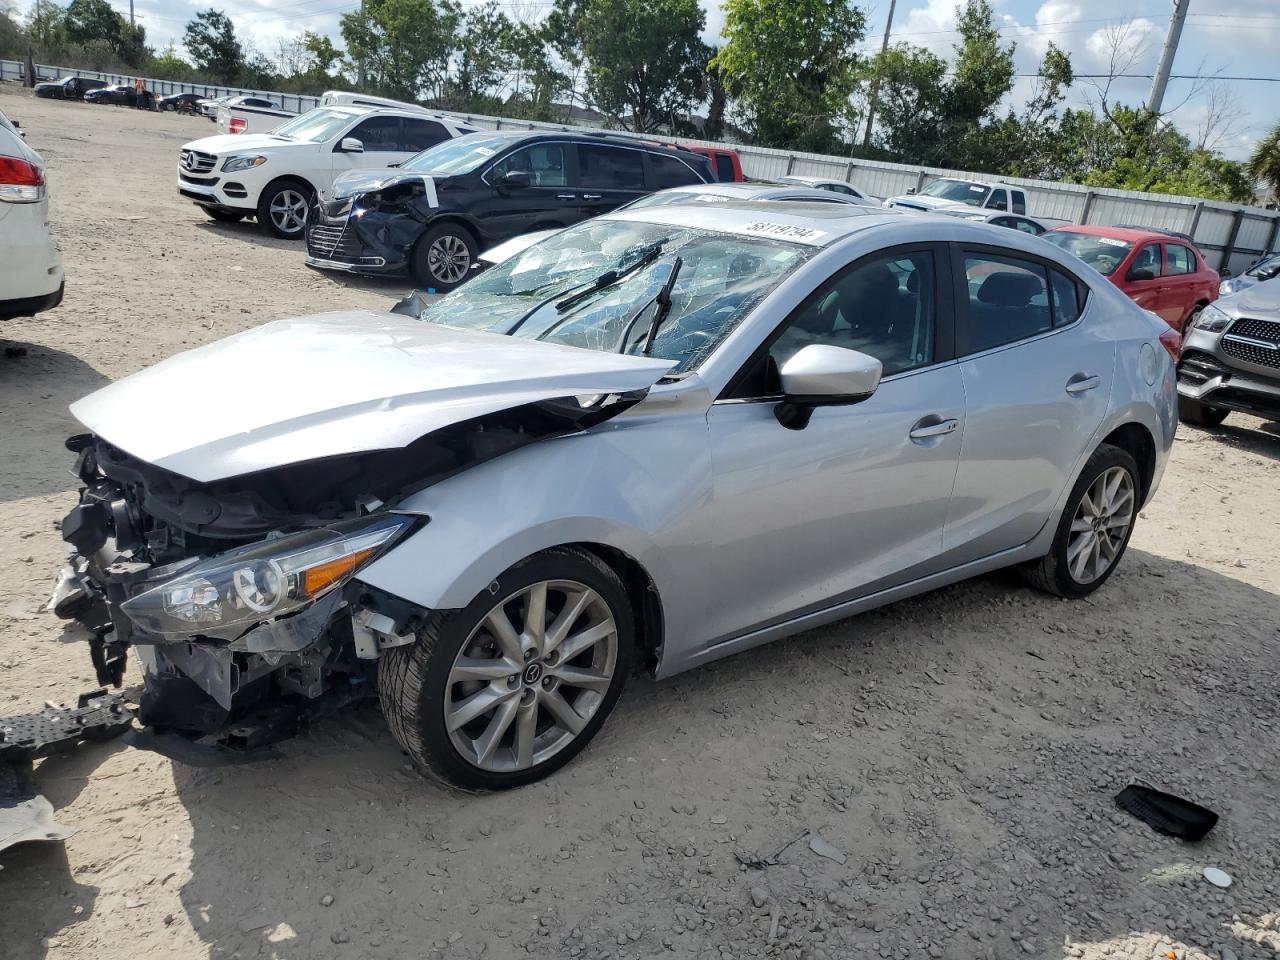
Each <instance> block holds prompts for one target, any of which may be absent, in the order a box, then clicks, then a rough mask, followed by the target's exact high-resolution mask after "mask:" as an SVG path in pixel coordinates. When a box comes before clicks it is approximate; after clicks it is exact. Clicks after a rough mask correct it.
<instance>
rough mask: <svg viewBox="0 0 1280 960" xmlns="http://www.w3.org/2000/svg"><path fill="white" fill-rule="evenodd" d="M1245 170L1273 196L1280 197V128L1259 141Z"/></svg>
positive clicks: (1276, 128)
mask: <svg viewBox="0 0 1280 960" xmlns="http://www.w3.org/2000/svg"><path fill="white" fill-rule="evenodd" d="M1245 170H1246V171H1247V172H1248V174H1249V176H1250V177H1252V178H1253V179H1254V180H1256V181H1257V182H1258V183H1260V184H1263V185H1264V186H1266V187H1268V188H1270V190H1271V192H1272V193H1273V194H1277V195H1280V126H1277V127H1275V129H1273V130H1272V131H1271V132H1270V133H1269V134H1267V135H1266V136H1265V137H1263V138H1262V139H1261V140H1259V141H1258V145H1257V146H1256V147H1254V148H1253V153H1251V154H1250V155H1249V162H1248V164H1246V165H1245Z"/></svg>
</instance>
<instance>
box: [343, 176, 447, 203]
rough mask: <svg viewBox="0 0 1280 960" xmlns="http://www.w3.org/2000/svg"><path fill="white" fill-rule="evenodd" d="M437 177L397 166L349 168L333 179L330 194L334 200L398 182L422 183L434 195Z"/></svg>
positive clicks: (381, 188)
mask: <svg viewBox="0 0 1280 960" xmlns="http://www.w3.org/2000/svg"><path fill="white" fill-rule="evenodd" d="M436 179H437V178H435V177H433V176H431V175H430V174H424V173H413V172H410V171H408V170H397V169H395V168H391V169H387V168H386V167H382V168H380V169H376V170H348V171H347V172H346V173H343V174H340V175H339V176H338V177H337V179H335V180H334V181H333V189H332V190H331V191H330V196H331V197H332V198H333V199H334V200H343V199H346V198H347V197H354V196H355V195H356V194H359V193H370V192H371V191H374V190H383V189H386V188H387V187H391V186H394V185H395V184H397V183H421V184H422V185H423V186H424V187H425V188H426V190H427V193H428V195H429V196H432V197H434V196H435V186H436ZM431 206H433V207H434V206H436V204H435V203H432V204H431Z"/></svg>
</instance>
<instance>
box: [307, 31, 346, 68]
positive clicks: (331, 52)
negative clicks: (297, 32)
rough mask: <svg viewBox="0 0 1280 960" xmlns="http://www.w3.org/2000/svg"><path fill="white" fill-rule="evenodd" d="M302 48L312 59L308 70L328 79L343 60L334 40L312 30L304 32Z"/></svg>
mask: <svg viewBox="0 0 1280 960" xmlns="http://www.w3.org/2000/svg"><path fill="white" fill-rule="evenodd" d="M302 46H303V48H304V49H305V50H306V51H307V55H308V57H310V63H309V64H308V69H309V70H312V71H315V72H317V73H321V74H324V75H325V76H326V77H327V76H330V75H332V74H333V72H334V67H335V66H336V65H337V63H338V61H340V60H341V59H342V51H341V50H339V49H338V48H337V47H336V46H334V44H333V41H332V40H330V39H329V38H328V37H326V36H322V35H321V34H318V33H312V32H311V31H310V30H306V31H303V34H302Z"/></svg>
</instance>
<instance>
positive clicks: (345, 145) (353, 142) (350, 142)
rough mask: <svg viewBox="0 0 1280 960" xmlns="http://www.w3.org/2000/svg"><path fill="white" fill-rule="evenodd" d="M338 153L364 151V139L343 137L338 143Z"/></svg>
mask: <svg viewBox="0 0 1280 960" xmlns="http://www.w3.org/2000/svg"><path fill="white" fill-rule="evenodd" d="M338 152H339V153H364V141H363V140H360V139H359V138H358V137H343V138H342V142H341V143H339V144H338Z"/></svg>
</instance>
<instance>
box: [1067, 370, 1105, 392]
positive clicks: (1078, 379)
mask: <svg viewBox="0 0 1280 960" xmlns="http://www.w3.org/2000/svg"><path fill="white" fill-rule="evenodd" d="M1100 383H1102V378H1101V377H1086V376H1085V375H1084V374H1082V373H1077V374H1076V375H1075V376H1074V377H1072V378H1071V379H1070V380H1068V381H1067V393H1069V394H1071V395H1072V396H1073V397H1074V396H1076V395H1077V394H1081V393H1084V392H1085V391H1087V390H1092V389H1093V388H1094V387H1096V386H1098V384H1100Z"/></svg>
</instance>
